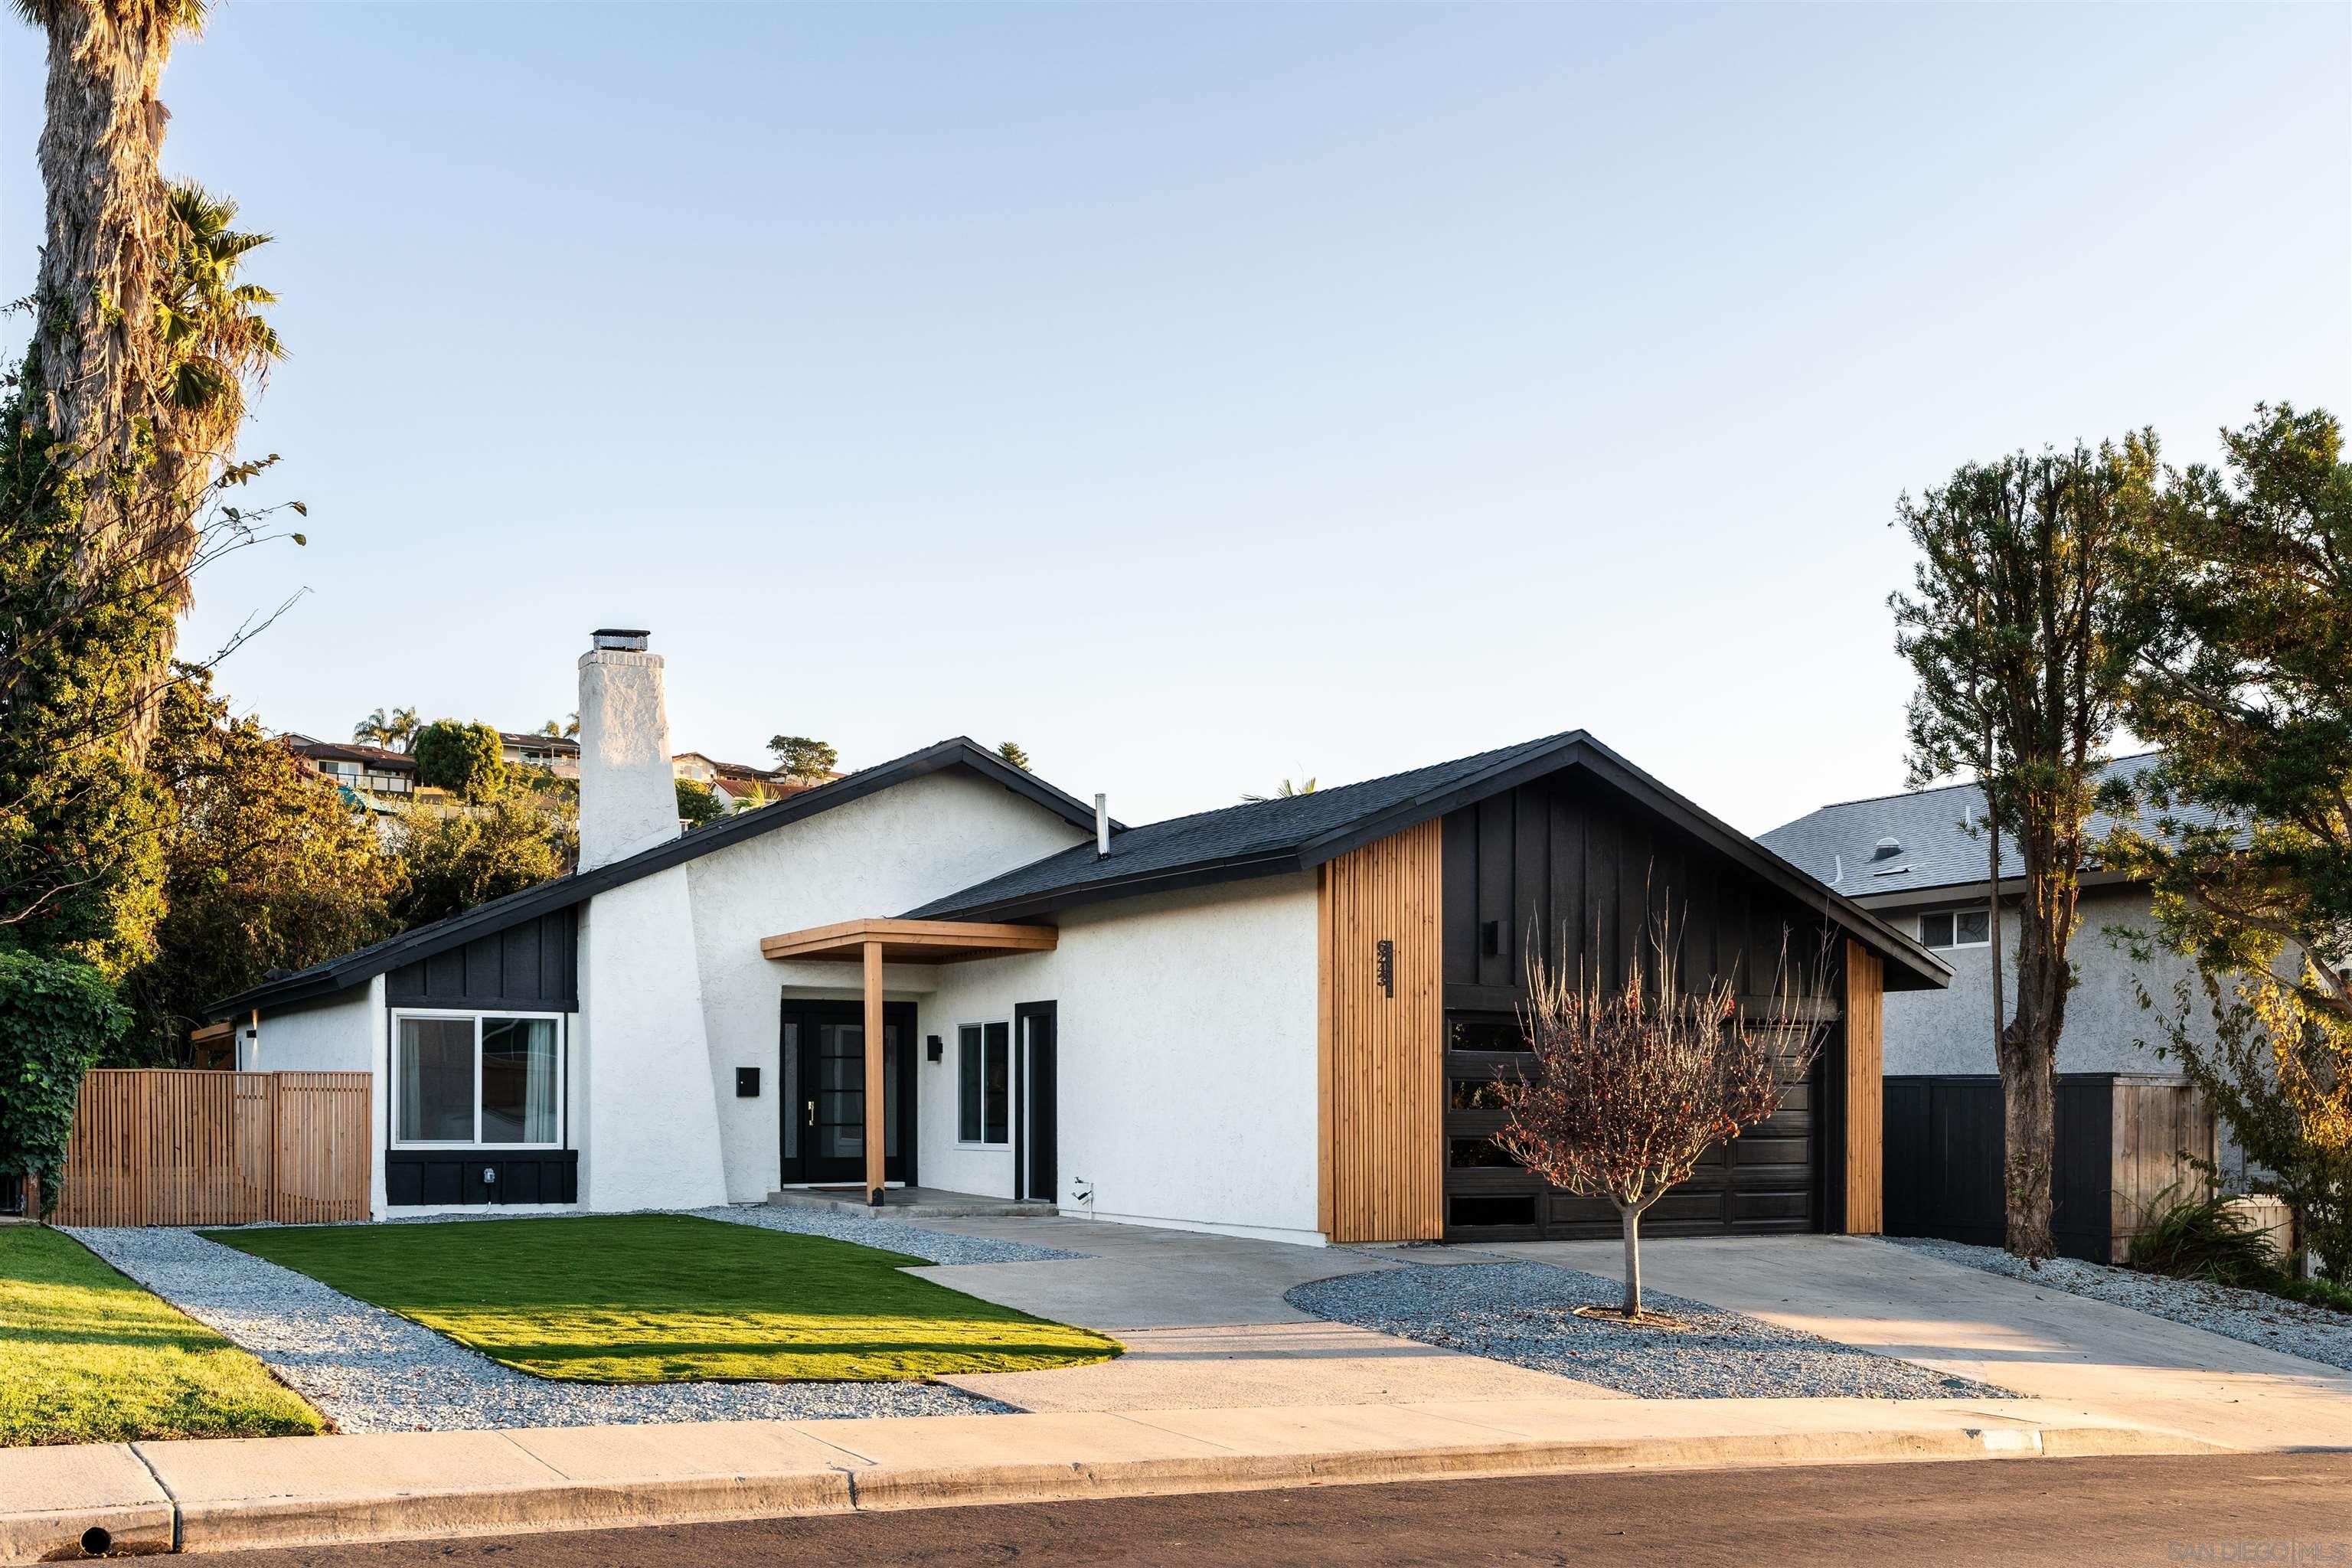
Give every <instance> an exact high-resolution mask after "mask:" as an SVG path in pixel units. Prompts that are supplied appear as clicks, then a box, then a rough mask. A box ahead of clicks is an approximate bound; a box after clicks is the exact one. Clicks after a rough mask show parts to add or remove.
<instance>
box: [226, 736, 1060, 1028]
mask: <svg viewBox="0 0 2352 1568" xmlns="http://www.w3.org/2000/svg"><path fill="white" fill-rule="evenodd" d="M953 767H961V768H967V769H970V770H971V772H973V773H979V774H980V775H981V776H982V777H983V778H986V779H990V780H992V781H993V782H995V783H997V784H1003V786H1004V787H1005V788H1007V789H1009V790H1011V791H1013V793H1014V794H1016V795H1023V796H1025V797H1026V798H1028V799H1030V800H1033V801H1034V802H1036V803H1037V804H1038V805H1042V806H1044V807H1045V809H1046V810H1048V811H1051V812H1053V813H1054V814H1055V816H1060V817H1061V818H1063V819H1064V820H1065V821H1067V822H1069V823H1071V824H1073V825H1074V826H1080V827H1092V826H1094V820H1095V818H1094V808H1093V807H1091V806H1089V805H1085V804H1083V803H1082V802H1080V801H1079V800H1078V799H1077V797H1076V796H1075V795H1067V794H1065V793H1064V792H1062V791H1061V790H1058V789H1055V787H1054V786H1053V785H1052V784H1047V783H1045V780H1043V779H1041V778H1039V777H1037V775H1036V774H1034V773H1030V772H1028V771H1027V770H1025V769H1022V768H1016V767H1013V765H1012V764H1010V763H1006V762H1005V761H1004V760H1003V758H1001V757H999V756H998V755H997V754H996V753H995V752H992V751H988V750H986V749H985V748H983V747H982V746H981V745H980V744H979V742H975V741H973V740H972V739H971V737H969V736H965V735H959V736H957V737H956V738H955V739H953V740H951V741H941V742H939V743H938V744H937V745H932V746H926V747H924V748H923V749H922V750H921V751H919V752H908V753H907V755H905V756H903V757H894V758H892V759H891V760H890V761H889V762H887V763H877V764H876V765H875V766H873V767H870V768H864V769H860V770H859V771H858V772H856V773H846V774H844V775H843V776H842V777H840V778H837V779H835V780H834V781H832V782H831V783H830V784H818V785H816V786H815V787H814V788H811V789H803V790H796V791H794V792H793V793H792V794H790V795H785V796H784V797H783V798H782V799H780V800H778V801H776V802H775V803H774V804H773V805H766V806H762V807H761V808H760V809H759V810H757V811H745V812H739V813H737V814H736V815H734V816H725V817H721V818H720V819H719V820H718V821H717V822H714V823H711V824H709V826H704V827H698V828H696V829H695V830H694V831H693V832H691V833H688V834H683V835H681V836H679V837H677V838H671V839H665V840H664V841H663V842H661V843H659V844H656V845H655V846H654V847H652V848H650V849H643V850H639V851H638V852H637V853H636V854H635V855H631V856H627V857H625V858H622V859H619V860H615V861H614V862H612V863H611V864H610V865H606V866H599V867H597V868H594V869H593V870H590V871H577V872H573V873H572V874H571V875H569V876H563V877H558V878H556V879H554V880H552V881H548V882H541V884H539V886H537V887H535V888H525V889H522V890H521V891H520V892H518V893H509V894H508V895H507V896H506V897H505V898H502V899H493V900H490V901H489V902H488V903H486V904H478V905H476V906H475V907H474V908H472V909H470V910H466V911H464V912H463V913H462V914H455V915H451V916H449V917H448V918H447V919H446V920H438V921H433V922H432V923H431V924H429V925H421V926H418V927H416V928H415V930H413V931H403V932H401V933H400V934H399V935H398V936H395V937H390V938H387V939H386V940H384V941H383V942H374V943H372V944H370V945H369V946H366V947H362V948H359V949H356V950H354V951H352V952H346V953H344V954H342V955H341V957H338V958H331V959H328V960H326V961H325V962H324V963H314V964H312V965H310V967H309V968H308V969H301V970H297V971H295V972H294V973H291V974H281V975H278V976H277V977H276V978H274V979H271V980H268V981H265V982H263V983H262V984H259V985H257V986H254V987H252V988H251V989H250V990H247V991H240V992H238V993H237V994H236V995H234V996H224V997H222V998H221V999H220V1000H219V1001H217V1002H215V1003H212V1004H211V1005H209V1006H207V1007H206V1008H205V1012H206V1013H207V1014H208V1015H209V1016H212V1017H215V1018H228V1017H234V1016H237V1015H238V1014H241V1013H244V1012H246V1011H247V1010H248V1009H251V1008H255V1007H259V1008H263V1009H268V1008H273V1007H286V1006H291V1005H299V1004H301V1003H306V1002H315V1001H317V1000H319V999H320V998H321V997H324V996H330V995H332V994H335V993H336V992H339V991H342V990H346V989H348V988H349V987H351V986H353V985H357V984H362V983H363V982H365V981H368V980H371V979H373V978H374V977H375V976H376V975H379V974H382V973H385V972H386V971H388V970H393V969H397V968H399V967H400V966H401V965H402V964H404V963H413V962H415V960H417V959H420V958H429V957H431V956H432V955H433V954H435V953H436V952H447V951H449V950H450V949H451V948H453V947H462V946H464V945H465V944H466V943H467V942H471V941H473V940H474V939H475V938H477V937H481V936H487V935H488V934H489V933H490V932H492V931H503V930H505V929H506V928H507V927H509V926H510V925H515V924H517V923H519V922H520V921H526V920H529V919H530V918H532V917H533V916H536V915H541V914H545V913H548V912H549V911H551V910H560V909H564V908H566V907H568V906H570V905H572V904H577V903H581V902H583V901H585V900H588V899H591V898H593V897H594V896H595V895H597V894H598V893H601V892H604V891H605V890H606V889H611V888H617V887H619V886H621V885H622V884H623V883H625V882H634V881H635V880H636V879H638V878H640V877H648V876H651V875H652V874H653V873H654V872H656V871H661V870H667V868H670V867H672V866H679V865H683V864H685V863H686V862H687V861H688V860H695V859H699V858H701V857H703V856H705V855H708V854H709V853H710V852H711V851H712V850H714V849H724V848H726V847H728V846H729V845H730V844H734V843H737V842H739V841H740V840H742V839H745V838H751V837H757V836H759V835H760V834H762V833H770V832H772V831H774V830H775V829H776V828H779V827H782V826H785V825H786V824H787V823H793V822H799V821H801V820H803V818H806V817H810V816H815V815H816V814H817V813H819V812H822V811H829V810H831V809H832V808H833V807H835V806H836V805H847V804H848V803H849V802H851V801H853V800H860V799H863V798H864V797H865V796H866V795H873V794H875V793H876V792H877V791H880V790H885V789H888V788H889V787H890V786H891V785H893V784H904V783H906V782H907V781H908V780H909V779H915V778H920V777H922V776H924V775H925V774H928V773H938V772H940V770H941V769H944V768H953Z"/></svg>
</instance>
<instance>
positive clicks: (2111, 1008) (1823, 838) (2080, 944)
mask: <svg viewBox="0 0 2352 1568" xmlns="http://www.w3.org/2000/svg"><path fill="white" fill-rule="evenodd" d="M2157 755H2158V753H2156V752H2143V753H2141V754H2139V755H2137V756H2130V757H2118V758H2116V760H2115V761H2113V762H2111V763H2108V764H2107V767H2106V771H2105V775H2104V776H2120V777H2124V778H2136V777H2137V776H2138V775H2139V774H2140V773H2144V772H2146V771H2147V769H2148V768H2149V767H2151V766H2153V765H2154V764H2155V763H2156V760H2157ZM1984 814H1985V807H1984V792H1983V791H1982V790H1979V788H1977V786H1976V785H1974V784H1954V785H1949V786H1947V787H1946V788H1943V789H1928V790H1916V791H1913V792H1911V793H1909V794H1907V795H1879V796H1876V797H1874V798H1873V799H1869V800H1850V801H1845V802H1843V803H1841V804H1839V805H1825V806H1823V807H1822V809H1821V810H1819V811H1816V812H1814V813H1813V814H1812V815H1811V816H1801V817H1799V818H1798V819H1797V820H1796V821H1794V822H1791V823H1788V824H1785V825H1784V826H1780V827H1776V828H1774V829H1772V830H1771V831H1770V832H1769V833H1766V834H1763V835H1762V836H1761V837H1760V842H1762V843H1763V844H1764V845H1765V846H1766V847H1768V848H1770V849H1772V850H1773V851H1774V852H1776V853H1777V854H1779V855H1780V856H1781V857H1782V858H1785V859H1788V860H1790V861H1791V862H1793V863H1794V864H1796V865H1798V866H1800V867H1801V868H1804V869H1805V870H1807V871H1809V872H1811V873H1812V875H1814V876H1816V877H1818V878H1820V879H1822V881H1824V882H1826V883H1828V884H1829V885H1830V886H1831V887H1832V888H1834V889H1837V890H1838V891H1839V892H1841V893H1843V894H1844V895H1845V896H1846V897H1848V898H1850V899H1852V900H1853V901H1854V902H1855V903H1857V904H1860V905H1861V906H1863V907H1864V909H1868V910H1876V911H1877V912H1878V913H1880V914H1882V915H1884V916H1885V917H1886V918H1887V919H1888V920H1890V921H1895V923H1896V924H1897V925H1899V926H1900V927H1901V928H1902V930H1903V931H1904V932H1905V934H1906V935H1908V936H1913V937H1916V938H1917V939H1918V941H1919V942H1920V943H1921V945H1923V946H1925V947H1927V949H1928V950H1929V951H1930V952H1934V953H1935V954H1936V955H1937V957H1939V958H1941V959H1943V960H1944V961H1945V962H1946V963H1948V964H1950V965H1951V967H1952V976H1953V977H1952V985H1951V989H1950V990H1949V991H1948V992H1946V993H1943V994H1938V995H1935V996H1905V997H1898V998H1894V999H1891V1000H1890V1001H1889V1002H1888V1003H1887V1006H1886V1070H1887V1071H1888V1072H1889V1073H1894V1074H1914V1073H1917V1074H1942V1073H1991V1072H1998V1071H1999V1070H2000V1064H1999V1062H1998V1061H1996V1060H1995V1059H1994V1055H1993V1044H1992V1034H1993V1022H1992V948H1991V942H1990V923H1991V922H1990V909H1991V894H1990V878H1991V867H1990V864H1988V860H1989V857H1990V842H1989V840H1988V839H1987V838H1986V837H1985V836H1984V834H1983V833H1982V831H1981V829H1980V828H1979V831H1976V832H1971V831H1970V830H1969V826H1968V825H1969V824H1981V823H1982V821H1983V819H1984ZM2176 815H2179V814H2178V813H2176ZM2209 820H2210V818H2209ZM2114 826H2116V825H2115V822H2114V819H2112V818H2110V817H2108V816H2105V815H2104V814H2101V815H2095V816H2093V817H2092V819H2091V823H2090V838H2091V840H2092V842H2094V843H2095V842H2096V841H2097V840H2099V839H2101V838H2103V837H2105V836H2106V835H2107V833H2108V832H2109V831H2110V830H2111V829H2112V828H2113V827H2114ZM2023 876H2024V865H2023V862H2022V861H2021V859H2020V858H2019V857H2018V855H2017V852H2016V849H2015V847H2014V846H2013V844H2011V843H2010V842H2008V841H2006V840H2004V841H2003V843H2002V845H2001V887H2000V893H2001V910H2002V917H2001V918H2002V925H2001V941H2002V945H2003V950H2004V951H2003V955H2002V965H2003V972H2004V973H2006V974H2008V975H2010V976H2011V977H2012V979H2013V977H2014V975H2015V973H2016V967H2017V937H2018V931H2019V930H2020V929H2021V922H2020V921H2019V918H2018V915H2017V901H2018V900H2019V898H2020V897H2021V895H2022V894H2023V891H2024V881H2023ZM2079 908H2080V910H2081V923H2080V925H2079V926H2078V927H2077V928H2076V931H2075V932H2074V939H2073V941H2072V942H2069V944H2068V946H2067V956H2068V958H2069V959H2070V960H2071V961H2072V962H2073V963H2074V968H2075V973H2076V974H2077V976H2078V983H2077V984H2076V985H2075V987H2074V991H2073V992H2071V993H2070V994H2068V995H2067V998H2066V1026H2065V1031H2064V1033H2063V1035H2062V1036H2061V1037H2060V1038H2059V1042H2058V1070H2059V1071H2061V1072H2067V1073H2092V1072H2128V1073H2158V1072H2165V1071H2168V1070H2169V1068H2168V1064H2166V1063H2164V1062H2162V1061H2160V1060H2158V1058H2156V1057H2155V1055H2154V1054H2153V1052H2152V1051H2151V1050H2150V1049H2148V1048H2147V1047H2143V1046H2142V1045H2141V1044H2140V1042H2141V1041H2142V1040H2145V1039H2148V1038H2151V1037H2155V1036H2156V1035H2157V1034H2158V1030H2157V1029H2156V1028H2155V1027H2154V1024H2155V1022H2156V1021H2155V1020H2153V1019H2151V1018H2150V1017H2149V1016H2148V1015H2147V1013H2146V1012H2145V1011H2144V1010H2143V1009H2142V1008H2141V1007H2140V1005H2139V996H2138V992H2137V988H2136V983H2137V985H2145V986H2146V987H2147V990H2148V993H2149V994H2151V995H2153V996H2155V997H2156V998H2157V999H2158V1001H2159V1002H2160V1003H2166V1004H2168V1003H2169V1002H2170V1000H2171V997H2172V991H2173V985H2174V983H2175V982H2176V981H2179V980H2181V979H2184V978H2188V979H2191V980H2192V981H2193V979H2194V976H2195V974H2196V965H2195V964H2194V963H2190V962H2189V961H2188V960H2186V959H2182V958H2179V957H2178V956H2177V955H2174V954H2172V953H2169V952H2164V951H2162V950H2160V949H2159V950H2158V952H2157V953H2156V954H2155V961H2154V963H2151V964H2149V965H2147V966H2142V965H2138V964H2136V963H2133V962H2132V959H2131V956H2130V954H2129V953H2127V952H2125V951H2124V950H2123V948H2122V947H2121V946H2120V945H2119V944H2118V943H2117V942H2116V941H2115V940H2114V939H2113V938H2112V937H2111V936H2110V935H2109V931H2110V930H2111V929H2113V928H2125V929H2129V930H2134V931H2153V930H2154V926H2155V921H2154V919H2153V917H2152V916H2151V915H2150V913H2149V897H2148V889H2147V886H2146V885H2145V884H2144V883H2139V882H2135V881H2133V880H2132V879H2129V878H2127V877H2126V876H2124V875H2123V874H2122V873H2120V872H2116V871H2109V870H2105V869H2103V868H2100V867H2099V866H2098V864H2097V863H2096V862H2095V861H2094V862H2093V863H2091V864H2090V865H2088V866H2086V867H2085V868H2084V870H2083V890H2082V895H2081V901H2080V904H2079ZM2003 994H2004V998H2005V1000H2006V1002H2007V1004H2008V1005H2010V1006H2011V1007H2014V1005H2016V1000H2017V995H2016V987H2015V985H2014V984H2013V983H2012V984H2009V985H2007V986H2005V987H2004V990H2003ZM2198 1000H2199V1005H2200V1008H2201V1006H2202V1005H2203V1003H2202V996H2201V994H2199V998H2198Z"/></svg>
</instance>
